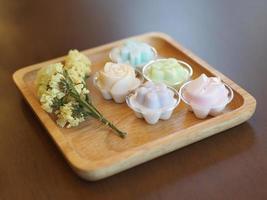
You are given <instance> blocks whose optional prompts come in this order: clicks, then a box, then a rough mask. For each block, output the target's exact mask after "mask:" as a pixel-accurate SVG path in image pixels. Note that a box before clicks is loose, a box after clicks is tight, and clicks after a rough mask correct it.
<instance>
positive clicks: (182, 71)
mask: <svg viewBox="0 0 267 200" xmlns="http://www.w3.org/2000/svg"><path fill="white" fill-rule="evenodd" d="M142 73H143V76H144V77H145V79H146V80H149V81H153V82H157V83H165V84H167V85H168V86H171V87H173V88H176V89H179V88H180V87H181V85H182V84H183V83H185V82H187V81H189V80H190V79H191V76H192V75H193V69H192V67H191V66H190V65H189V64H187V63H186V62H184V61H181V60H177V59H175V58H163V59H157V60H153V61H151V62H149V63H148V64H146V65H145V66H144V67H143V71H142Z"/></svg>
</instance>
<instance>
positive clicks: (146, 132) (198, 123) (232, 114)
mask: <svg viewBox="0 0 267 200" xmlns="http://www.w3.org/2000/svg"><path fill="white" fill-rule="evenodd" d="M132 38H134V39H137V40H141V41H145V42H147V43H149V44H151V45H152V46H154V47H155V48H156V49H157V51H158V53H159V55H160V56H164V57H175V58H177V59H180V60H183V61H185V62H187V63H189V64H190V65H191V66H192V68H193V70H194V74H193V78H196V77H197V76H199V75H200V74H201V73H205V74H207V75H209V76H219V77H221V78H222V80H223V81H224V82H225V83H226V84H228V85H229V86H230V87H231V88H232V89H233V90H234V99H233V101H232V102H231V103H230V104H229V105H228V106H227V108H226V110H225V112H224V113H223V114H222V115H219V116H217V117H210V118H207V119H205V120H199V119H197V118H195V116H194V115H193V114H192V113H191V112H189V111H188V109H187V108H186V106H185V105H184V104H183V103H181V104H180V105H179V106H178V107H177V108H176V109H175V112H174V113H173V115H172V117H171V119H170V120H167V121H160V122H159V123H157V124H156V125H148V124H146V123H145V121H144V120H143V119H138V118H136V117H135V115H134V113H133V112H132V111H131V110H130V108H128V107H127V105H126V104H115V103H114V102H113V101H106V100H104V99H103V98H102V97H101V95H100V94H99V92H98V91H97V90H96V89H95V88H94V87H93V85H92V80H91V79H90V80H89V81H88V86H89V89H90V91H91V93H92V97H93V101H94V103H95V105H96V106H97V107H98V108H99V110H100V111H101V112H102V113H103V114H104V115H105V116H106V117H107V118H108V119H109V120H111V121H113V122H114V124H115V125H116V126H118V127H119V128H120V129H122V130H124V131H126V132H128V136H127V137H126V138H125V139H121V138H120V137H118V136H116V135H115V134H113V133H111V131H110V129H109V128H107V127H104V126H103V125H102V124H100V122H98V121H97V120H95V119H88V120H87V121H86V122H84V123H82V124H81V125H80V126H78V127H76V128H71V129H66V128H59V127H58V126H57V125H56V123H55V121H54V120H53V119H52V117H51V116H50V115H49V114H47V113H46V112H45V111H44V110H42V108H41V106H40V103H39V100H38V98H37V96H36V92H35V87H34V84H33V83H34V80H35V76H36V72H37V70H38V69H39V68H41V67H43V66H46V65H47V64H49V63H55V62H60V61H62V60H63V59H64V57H60V58H56V59H53V60H50V61H47V62H43V63H39V64H35V65H31V66H28V67H25V68H22V69H20V70H18V71H16V72H15V73H14V75H13V78H14V81H15V83H16V85H17V87H18V88H19V90H20V91H21V93H22V95H23V96H24V97H25V99H26V100H27V102H28V103H29V105H30V106H31V107H32V109H33V110H34V112H35V113H36V115H37V116H38V117H39V119H40V120H41V122H42V123H43V125H44V126H45V128H46V129H47V131H48V133H49V135H50V136H51V137H52V139H53V140H54V142H55V143H56V145H57V146H58V148H59V149H60V151H61V152H62V154H63V155H64V156H65V158H66V160H67V161H68V163H69V164H70V166H71V167H72V168H73V169H74V171H75V172H76V173H77V174H78V175H79V176H81V177H82V178H85V179H87V180H91V181H93V180H99V179H102V178H105V177H108V176H111V175H113V174H116V173H118V172H121V171H123V170H126V169H129V168H131V167H133V166H136V165H139V164H141V163H144V162H146V161H148V160H151V159H153V158H156V157H159V156H161V155H164V154H166V153H168V152H171V151H174V150H176V149H179V148H181V147H184V146H186V145H189V144H191V143H193V142H196V141H199V140H202V139H204V138H206V137H209V136H211V135H214V134H216V133H219V132H221V131H223V130H226V129H229V128H231V127H233V126H236V125H238V124H240V123H242V122H244V121H246V120H248V119H249V118H250V117H251V116H252V115H253V113H254V111H255V108H256V100H255V99H254V98H253V97H252V96H251V95H250V94H248V93H247V92H246V91H245V90H244V89H242V88H241V87H239V86H238V85H237V84H235V83H234V82H233V81H231V80H230V79H228V78H227V77H226V76H224V75H223V74H222V73H220V72H218V71H217V70H215V69H213V68H212V67H210V66H209V65H208V64H207V63H205V62H204V61H202V60H201V59H200V58H198V57H197V56H195V55H194V54H192V53H191V52H190V51H188V50H186V49H185V48H184V47H182V46H181V45H179V44H178V43H177V42H175V41H174V40H173V39H172V38H170V37H169V36H167V35H165V34H163V33H148V34H144V35H140V36H136V37H132ZM127 39H129V38H127ZM123 41H124V40H120V41H116V42H113V43H110V44H106V45H103V46H99V47H96V48H92V49H88V50H85V51H83V53H84V54H86V55H87V56H88V57H89V58H90V59H91V61H92V71H93V73H94V72H95V71H97V70H99V69H100V68H102V67H103V66H104V64H105V62H107V61H108V60H109V58H108V54H109V51H110V50H111V49H112V48H113V47H115V46H118V45H120V44H121V43H122V42H123Z"/></svg>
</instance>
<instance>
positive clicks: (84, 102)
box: [64, 71, 127, 138]
mask: <svg viewBox="0 0 267 200" xmlns="http://www.w3.org/2000/svg"><path fill="white" fill-rule="evenodd" d="M64 77H65V78H66V80H65V81H66V85H67V87H68V92H69V95H71V96H72V97H73V98H75V99H76V101H77V102H79V104H80V105H81V106H83V108H84V109H86V111H87V113H88V114H89V115H90V116H92V117H94V118H95V119H98V120H99V121H101V122H102V123H103V124H105V125H107V126H109V127H110V128H111V129H113V130H114V131H115V133H116V134H117V135H118V136H120V137H122V138H124V137H125V136H126V135H127V133H126V132H123V131H121V130H119V129H118V128H117V127H116V126H115V125H114V124H113V123H112V122H110V121H109V120H107V119H106V118H105V117H104V116H103V115H102V114H101V113H100V112H99V111H98V110H97V108H96V107H95V106H94V105H93V104H92V102H91V98H90V96H87V100H84V99H82V98H81V97H80V95H79V94H78V92H77V91H76V89H75V88H74V86H73V85H74V84H73V82H72V80H71V78H70V77H69V75H68V72H67V71H64Z"/></svg>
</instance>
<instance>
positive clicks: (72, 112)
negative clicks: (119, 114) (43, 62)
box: [35, 50, 126, 137]
mask: <svg viewBox="0 0 267 200" xmlns="http://www.w3.org/2000/svg"><path fill="white" fill-rule="evenodd" d="M90 66H91V62H90V60H89V59H88V58H87V57H86V56H85V55H84V54H82V53H80V52H79V51H77V50H70V51H69V53H68V55H67V56H66V58H65V60H64V65H63V64H62V63H54V64H50V65H48V66H46V67H43V68H41V69H40V70H39V71H38V73H37V77H36V81H35V84H36V87H37V95H38V97H39V99H40V103H41V105H42V108H43V109H44V110H45V111H46V112H48V113H53V114H55V115H56V117H57V124H58V125H59V126H60V127H67V128H70V127H73V126H77V125H79V123H80V122H83V121H84V120H85V119H86V118H87V117H89V116H91V117H94V118H95V119H97V120H99V121H101V122H102V123H104V124H105V125H107V126H109V127H110V128H112V129H113V130H114V131H115V133H117V134H118V135H119V136H120V137H125V136H126V133H125V132H123V131H121V130H119V129H118V128H117V127H116V126H115V125H114V124H113V123H111V122H110V121H108V120H107V119H106V118H105V117H104V116H103V115H102V114H101V113H100V112H99V111H98V110H97V108H96V107H95V106H94V105H93V103H92V101H91V97H90V95H89V90H88V88H87V86H86V80H87V78H88V77H89V74H90V72H91V69H90Z"/></svg>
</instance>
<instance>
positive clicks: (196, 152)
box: [0, 0, 267, 200]
mask: <svg viewBox="0 0 267 200" xmlns="http://www.w3.org/2000/svg"><path fill="white" fill-rule="evenodd" d="M266 10H267V2H266V0H255V1H250V0H225V1H221V0H204V1H193V0H188V1H178V0H169V1H167V0H166V1H163V0H162V1H155V0H147V1H141V0H137V1H130V0H129V1H126V0H125V1H123V0H109V1H107V0H91V1H86V0H84V1H83V0H75V1H74V0H73V1H70V0H60V1H52V0H46V1H35V0H0V111H1V114H0V130H1V131H0V199H1V200H6V199H7V200H13V199H38V200H42V199H45V200H47V199H79V200H81V199H90V200H94V199H101V200H102V199H115V200H119V199H123V200H126V199H127V200H128V199H203V200H206V199H209V200H211V199H216V200H225V199H235V200H236V199H242V200H244V199H253V200H258V199H267V125H266V124H267V123H266V122H267V109H266V108H267V107H266V105H265V104H266V103H265V102H266V99H267V95H266V94H267V92H266V91H267V90H266V85H267V84H266V80H267V78H266V76H267V65H266V62H267V60H266V58H267V11H266ZM150 31H161V32H165V33H167V34H169V35H171V36H172V37H173V38H175V39H176V40H177V41H179V42H180V43H182V44H183V45H184V46H185V47H187V48H188V49H190V50H192V51H193V52H195V53H196V54H197V55H199V56H200V57H202V58H203V59H204V60H206V61H207V62H208V63H209V64H211V65H212V66H214V67H215V68H216V69H218V70H220V71H221V72H223V73H224V74H226V75H227V76H228V77H230V78H231V79H232V80H234V81H236V82H237V83H238V84H240V85H241V86H242V87H244V88H245V89H246V90H248V91H249V92H250V93H251V94H252V95H253V96H254V97H255V98H256V99H257V102H258V105H257V110H256V113H255V115H254V116H253V117H252V118H251V119H250V120H249V121H248V122H246V123H244V124H242V125H240V126H238V127H235V128H232V129H230V130H228V131H225V132H223V133H221V134H218V135H216V136H213V137H211V138H208V139H205V140H203V141H200V142H197V143H195V144H192V145H190V146H188V147H185V148H183V149H180V150H177V151H175V152H173V153H170V154H168V155H166V156H162V157H160V158H158V159H155V160H153V161H150V162H148V163H145V164H142V165H140V166H138V167H134V168H132V169H130V170H127V171H125V172H123V173H120V174H118V175H115V176H113V177H110V178H107V179H104V180H101V181H98V182H86V181H84V180H82V179H80V178H79V177H78V176H76V174H74V173H73V171H72V170H71V169H70V167H68V165H67V163H66V162H65V160H64V158H63V156H62V155H61V154H60V152H59V151H58V150H57V148H56V146H55V145H54V144H53V142H52V140H51V139H50V138H49V137H48V134H47V133H46V131H45V129H44V128H43V127H42V125H41V124H40V123H39V121H38V119H37V118H36V117H35V115H34V113H33V112H32V110H31V109H30V107H29V106H28V105H27V104H26V103H25V101H24V100H23V98H22V96H21V94H20V93H19V91H18V90H17V89H16V87H15V85H14V83H13V81H12V73H13V72H14V71H15V70H17V69H19V68H21V67H24V66H27V65H30V64H34V63H37V62H41V61H45V60H48V59H52V58H55V57H58V56H62V55H65V54H66V52H67V51H68V50H69V49H72V48H78V49H80V50H83V49H87V48H90V47H94V46H98V45H101V44H105V43H107V42H111V41H114V40H117V39H121V38H125V37H128V36H131V35H136V34H141V33H145V32H150Z"/></svg>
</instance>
